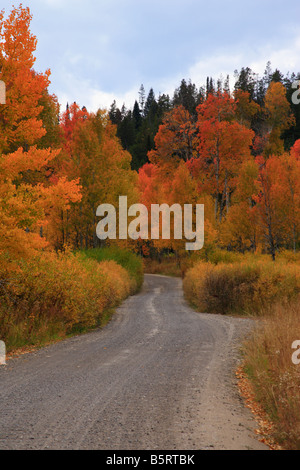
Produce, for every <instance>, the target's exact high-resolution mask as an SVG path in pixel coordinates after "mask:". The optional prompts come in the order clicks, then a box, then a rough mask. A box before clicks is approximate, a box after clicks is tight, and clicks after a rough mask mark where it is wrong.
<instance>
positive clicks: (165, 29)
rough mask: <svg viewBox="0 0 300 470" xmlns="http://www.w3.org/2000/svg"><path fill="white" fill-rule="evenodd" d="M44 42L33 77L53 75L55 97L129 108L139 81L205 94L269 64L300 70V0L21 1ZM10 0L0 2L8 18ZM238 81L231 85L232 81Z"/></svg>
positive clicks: (164, 89)
mask: <svg viewBox="0 0 300 470" xmlns="http://www.w3.org/2000/svg"><path fill="white" fill-rule="evenodd" d="M22 3H23V6H29V7H30V9H31V13H32V15H33V21H32V24H31V31H32V32H33V33H34V34H35V35H36V36H37V38H38V46H37V51H36V57H37V60H36V64H35V69H36V70H37V71H39V72H40V71H44V70H46V69H47V68H50V69H51V73H52V75H51V80H52V83H51V87H50V91H51V93H55V94H56V95H57V96H58V99H59V102H60V103H61V105H62V107H64V106H65V105H66V102H69V103H71V102H73V101H77V102H78V103H79V104H80V105H81V106H83V105H85V106H86V107H87V108H88V109H89V110H90V111H96V110H97V109H98V108H105V107H107V108H109V106H110V105H111V103H112V101H113V100H114V99H116V101H117V104H118V105H119V106H122V104H123V102H125V103H126V105H127V107H132V106H133V103H134V100H135V99H138V90H139V88H140V85H141V84H142V83H143V84H144V86H145V89H146V92H148V91H149V88H150V87H153V89H154V91H155V94H156V96H158V94H159V93H160V92H161V93H170V95H171V96H172V95H173V91H174V89H175V88H176V87H178V86H179V84H180V82H181V79H182V78H185V79H189V78H191V80H192V82H194V83H195V84H196V85H197V87H198V88H199V87H200V86H202V85H203V84H204V83H205V81H206V77H207V76H212V77H214V78H215V79H218V78H219V77H220V75H221V74H222V75H223V77H226V75H227V74H230V75H233V72H234V70H235V69H240V68H241V67H247V66H248V67H251V68H252V69H253V70H254V71H255V72H257V73H259V74H263V72H264V70H265V66H266V63H267V61H268V60H270V61H271V62H272V68H273V69H275V68H278V69H279V70H280V71H282V72H283V73H286V72H288V71H290V72H296V73H297V72H299V71H300V23H299V19H300V1H299V0H289V1H286V0H285V1H283V0H250V1H247V2H243V1H241V0H239V1H238V0H225V1H221V0H213V1H210V0H151V1H150V0H23V2H22ZM18 4H19V2H18V1H16V0H14V1H10V0H2V2H1V7H0V8H1V9H2V8H4V9H5V11H6V12H9V11H10V9H11V7H12V5H18ZM232 82H233V80H232Z"/></svg>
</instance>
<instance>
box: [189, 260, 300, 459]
mask: <svg viewBox="0 0 300 470" xmlns="http://www.w3.org/2000/svg"><path fill="white" fill-rule="evenodd" d="M183 284H184V291H185V296H186V298H187V300H188V301H189V302H190V303H191V304H192V305H193V306H194V307H196V309H197V310H200V311H202V312H208V313H219V314H239V315H241V314H242V315H249V316H253V317H256V324H257V326H256V327H255V329H254V331H253V333H252V334H251V335H250V336H249V338H248V339H247V340H246V341H245V343H244V345H243V356H244V362H243V364H244V365H243V374H245V377H247V379H248V381H249V383H250V386H251V389H252V391H251V395H252V394H253V397H254V398H253V399H254V401H255V402H256V403H258V404H259V407H260V408H261V409H262V411H263V413H265V416H266V418H267V421H268V422H270V423H271V425H270V426H266V427H265V429H266V431H263V432H264V437H266V439H267V442H272V443H276V444H275V447H274V448H276V447H278V446H279V448H282V449H295V450H300V364H298V363H295V361H293V355H294V354H295V351H294V350H293V344H295V342H297V341H300V302H299V300H300V297H299V293H300V270H299V262H298V260H297V259H294V258H293V259H292V260H291V261H288V260H287V258H286V256H283V257H282V259H281V260H278V261H277V262H276V263H274V262H272V261H266V260H265V259H259V258H258V259H257V260H253V259H250V260H249V259H247V258H246V259H245V261H238V262H234V263H222V262H221V263H218V264H213V263H204V262H198V263H196V264H195V265H194V266H193V267H192V268H191V269H189V270H188V271H187V273H186V276H185V278H184V281H183ZM297 344H298V343H297ZM299 357H300V353H299ZM254 408H255V406H254Z"/></svg>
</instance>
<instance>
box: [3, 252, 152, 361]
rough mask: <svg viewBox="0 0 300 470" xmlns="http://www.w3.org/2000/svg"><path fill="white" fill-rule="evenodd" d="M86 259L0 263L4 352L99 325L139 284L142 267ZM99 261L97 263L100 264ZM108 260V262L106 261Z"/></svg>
mask: <svg viewBox="0 0 300 470" xmlns="http://www.w3.org/2000/svg"><path fill="white" fill-rule="evenodd" d="M112 256H116V255H115V253H114V255H111V256H109V254H108V251H107V252H106V256H105V255H101V257H100V256H99V261H97V260H96V259H93V258H92V257H88V256H87V255H86V254H82V253H76V254H72V253H69V254H58V255H57V254H54V253H43V254H42V255H39V256H36V257H35V258H32V259H30V260H28V259H27V260H12V259H10V258H9V257H8V256H4V255H1V259H0V332H1V340H3V341H4V342H5V343H6V347H7V351H8V352H10V351H13V350H15V349H18V348H21V347H24V346H31V345H34V346H41V345H44V344H47V343H49V342H51V341H53V340H58V339H62V338H65V337H66V336H68V335H73V334H77V333H81V332H84V331H87V330H89V329H92V328H95V327H99V326H103V325H104V324H105V323H106V322H107V321H108V319H109V317H110V316H111V313H112V311H113V309H114V308H115V307H116V306H117V305H119V304H120V302H122V301H123V300H124V299H125V298H126V297H128V296H129V295H131V294H134V293H135V292H137V291H138V289H139V288H140V287H141V284H142V282H143V272H142V262H141V261H140V260H139V258H138V257H137V256H136V255H134V254H131V253H129V254H128V255H127V262H125V261H126V255H125V253H122V254H120V256H121V257H122V262H123V264H124V265H126V264H127V267H123V266H122V265H121V262H118V261H115V260H114V259H112ZM100 258H101V260H100ZM110 258H111V259H110Z"/></svg>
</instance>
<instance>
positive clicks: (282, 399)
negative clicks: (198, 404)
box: [244, 302, 300, 450]
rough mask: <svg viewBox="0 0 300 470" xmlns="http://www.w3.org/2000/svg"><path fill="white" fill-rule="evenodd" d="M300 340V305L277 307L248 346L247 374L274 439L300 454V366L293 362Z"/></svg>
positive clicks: (246, 347) (246, 356)
mask: <svg viewBox="0 0 300 470" xmlns="http://www.w3.org/2000/svg"><path fill="white" fill-rule="evenodd" d="M296 340H300V305H299V302H298V303H294V304H285V305H283V304H277V305H276V306H273V307H272V308H271V309H270V310H269V311H268V312H267V313H266V316H265V318H264V319H263V320H261V321H260V322H259V325H258V327H257V329H256V330H255V332H254V334H253V336H252V337H251V338H250V339H249V340H248V341H247V342H246V343H245V345H244V354H245V371H246V373H247V375H248V377H249V378H250V380H251V382H252V384H253V387H254V391H255V395H256V400H257V401H258V402H259V403H260V404H261V406H262V407H263V409H264V410H265V411H266V413H267V415H268V416H269V418H270V419H271V421H272V423H273V429H272V437H273V438H274V439H275V440H276V441H277V442H278V443H279V444H280V445H281V446H282V447H283V448H284V449H297V450H300V365H294V364H293V362H292V354H293V353H294V352H295V351H294V350H293V349H292V344H293V342H294V341H296Z"/></svg>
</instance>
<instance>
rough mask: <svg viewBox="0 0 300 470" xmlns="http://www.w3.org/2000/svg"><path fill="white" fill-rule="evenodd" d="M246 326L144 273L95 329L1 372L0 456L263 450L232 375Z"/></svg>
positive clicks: (176, 282)
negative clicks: (200, 308)
mask: <svg viewBox="0 0 300 470" xmlns="http://www.w3.org/2000/svg"><path fill="white" fill-rule="evenodd" d="M251 326H252V323H251V321H250V320H247V319H239V318H229V317H223V316H219V315H208V314H199V313H197V312H195V311H193V310H192V309H191V308H189V306H188V305H187V304H186V302H185V301H184V299H183V293H182V283H181V280H180V279H175V278H168V277H164V276H155V275H146V276H145V284H144V287H143V290H142V292H141V293H139V294H138V295H136V296H133V297H130V298H129V299H128V300H127V301H125V302H124V303H123V305H122V306H121V307H120V308H118V309H117V312H116V314H115V316H114V318H113V320H112V321H111V322H110V323H109V325H108V326H106V327H105V328H104V329H103V330H99V331H95V332H92V333H89V334H86V335H83V336H77V337H74V338H71V339H68V340H66V341H63V342H60V343H58V344H55V345H52V346H49V347H47V348H44V349H41V350H39V351H37V352H35V353H31V354H26V355H24V356H22V357H20V358H17V359H11V360H9V361H8V362H7V365H6V366H1V367H0V449H104V450H147V449H149V450H197V449H198V450H201V449H203V450H204V449H228V450H229V449H245V450H246V449H266V447H265V446H264V445H263V444H261V443H260V442H258V441H257V440H256V438H255V435H254V432H253V430H254V429H255V427H256V423H255V422H254V421H253V419H252V415H251V413H250V411H249V410H248V409H247V408H245V407H244V405H243V402H242V400H241V399H240V397H239V394H238V391H237V387H236V379H235V375H234V370H235V368H236V366H237V364H238V361H239V345H240V342H241V338H243V336H244V335H245V334H246V333H247V332H248V331H249V328H251Z"/></svg>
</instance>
